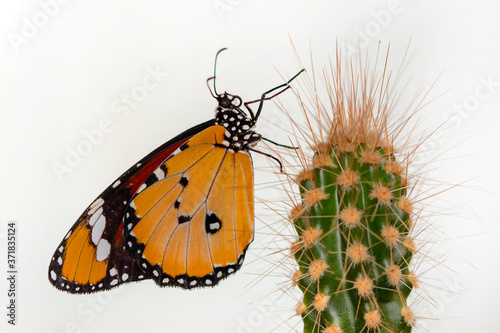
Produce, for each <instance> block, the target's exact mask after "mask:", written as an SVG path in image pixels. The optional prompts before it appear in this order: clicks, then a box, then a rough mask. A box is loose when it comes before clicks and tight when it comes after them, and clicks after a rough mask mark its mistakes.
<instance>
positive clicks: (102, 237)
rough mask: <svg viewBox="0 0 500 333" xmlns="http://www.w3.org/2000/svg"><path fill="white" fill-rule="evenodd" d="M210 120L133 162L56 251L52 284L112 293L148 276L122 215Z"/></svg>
mask: <svg viewBox="0 0 500 333" xmlns="http://www.w3.org/2000/svg"><path fill="white" fill-rule="evenodd" d="M212 124H213V121H208V122H205V123H202V124H200V125H198V126H195V127H193V128H191V129H189V130H187V131H185V132H184V133H182V134H180V135H178V136H177V137H175V138H173V139H172V140H170V141H168V142H166V143H165V144H163V145H162V146H160V147H159V148H157V149H156V150H154V151H153V152H151V153H150V154H149V155H147V156H146V157H144V158H143V159H142V160H141V161H139V162H138V163H136V164H134V166H132V167H131V168H130V169H129V170H127V171H126V172H125V173H124V174H123V175H122V176H120V177H119V178H118V179H117V180H116V181H115V182H113V184H112V185H110V186H109V187H108V188H107V189H106V190H105V191H104V192H103V193H101V195H99V197H98V198H97V199H96V200H94V202H93V203H92V204H91V205H90V206H89V207H88V208H87V209H86V210H85V211H84V212H83V214H82V215H81V216H80V218H79V219H78V220H77V221H76V223H75V224H74V225H73V227H72V228H71V230H70V231H69V232H68V233H67V234H66V236H65V237H64V239H63V240H62V242H61V243H60V244H59V246H58V248H57V249H56V251H55V253H54V255H53V257H52V260H51V262H50V265H49V272H48V273H49V281H50V282H51V283H52V284H53V285H54V286H55V287H56V288H58V289H60V290H64V291H67V292H70V293H75V294H78V293H90V292H95V291H100V290H108V289H111V288H113V287H116V286H118V285H119V284H121V283H124V282H131V281H138V280H142V279H147V278H150V277H149V275H148V274H147V272H145V271H144V270H142V269H141V268H140V267H139V265H138V263H137V261H136V260H135V259H134V258H133V256H131V255H130V253H129V252H128V251H127V250H126V249H125V247H124V243H123V217H124V214H125V210H126V208H127V206H128V205H129V203H130V200H131V198H132V196H133V195H134V193H135V192H136V191H137V190H138V189H139V186H140V185H141V184H143V183H144V182H145V180H146V179H147V178H148V177H149V176H150V175H151V174H152V173H153V172H154V171H155V170H156V169H157V167H158V165H160V164H161V163H163V162H164V161H165V160H166V159H167V158H168V157H169V156H171V155H172V154H173V153H174V152H175V151H177V150H178V149H179V147H180V146H181V145H182V144H183V143H185V142H186V141H187V140H188V139H189V138H190V137H192V136H193V135H195V134H196V133H198V132H199V131H202V130H203V129H205V128H207V127H208V126H210V125H212Z"/></svg>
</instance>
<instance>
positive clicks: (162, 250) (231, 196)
mask: <svg viewBox="0 0 500 333" xmlns="http://www.w3.org/2000/svg"><path fill="white" fill-rule="evenodd" d="M224 132H225V129H224V128H223V127H221V126H211V127H209V128H207V129H205V130H204V131H202V132H200V133H199V134H197V135H195V136H193V137H192V138H191V139H189V140H188V141H187V142H186V143H184V144H183V145H182V146H180V147H179V149H178V150H177V152H175V153H174V154H172V155H171V156H170V157H169V158H168V159H167V160H166V161H165V163H163V164H162V165H160V166H159V167H158V168H157V169H156V170H155V171H154V172H153V173H152V174H151V176H150V177H148V179H146V181H145V182H144V184H142V185H141V186H140V187H139V190H138V191H137V193H136V194H135V196H134V197H133V198H132V200H131V203H130V205H129V207H128V208H127V211H126V213H125V221H124V237H125V248H126V249H127V250H128V251H129V252H130V253H131V254H132V255H133V256H134V258H135V259H136V260H137V262H138V264H139V266H140V267H141V269H142V270H144V271H145V272H146V273H147V274H148V275H149V276H150V277H151V278H152V279H154V280H155V281H156V283H157V284H159V285H160V286H178V287H182V288H187V289H189V288H196V287H203V286H214V285H215V284H217V283H218V282H219V281H220V280H221V279H223V278H225V277H227V276H228V275H230V274H232V273H234V272H235V271H236V270H238V269H239V268H240V266H241V264H242V262H243V258H244V255H245V251H246V249H247V247H248V245H249V244H250V243H251V242H252V240H253V233H254V206H253V202H254V199H253V169H252V160H251V157H250V155H249V154H248V152H247V151H242V150H240V151H236V152H235V151H234V150H232V149H229V148H226V147H224V146H223V145H221V144H222V142H223V140H224Z"/></svg>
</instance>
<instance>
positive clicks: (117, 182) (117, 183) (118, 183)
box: [113, 179, 122, 188]
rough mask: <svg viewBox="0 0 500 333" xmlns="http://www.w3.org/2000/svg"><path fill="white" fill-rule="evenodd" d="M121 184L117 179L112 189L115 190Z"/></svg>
mask: <svg viewBox="0 0 500 333" xmlns="http://www.w3.org/2000/svg"><path fill="white" fill-rule="evenodd" d="M121 183H122V182H121V181H120V180H119V179H118V180H117V181H116V182H115V183H114V184H113V188H116V187H118V185H120V184H121Z"/></svg>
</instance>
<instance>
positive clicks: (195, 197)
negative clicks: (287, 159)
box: [48, 48, 303, 294]
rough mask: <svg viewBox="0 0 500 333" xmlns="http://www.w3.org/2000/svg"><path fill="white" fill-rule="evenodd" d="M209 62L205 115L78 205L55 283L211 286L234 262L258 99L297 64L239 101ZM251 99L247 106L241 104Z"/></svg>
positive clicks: (247, 229)
mask: <svg viewBox="0 0 500 333" xmlns="http://www.w3.org/2000/svg"><path fill="white" fill-rule="evenodd" d="M223 50H225V48H224V49H221V50H219V52H217V55H216V57H215V63H216V64H217V56H218V55H219V53H220V52H222V51H223ZM215 67H216V66H214V76H213V77H211V78H209V79H208V80H207V84H208V82H209V81H210V80H213V81H214V86H213V89H214V92H213V93H212V91H211V89H210V87H209V89H210V92H211V94H212V96H213V97H214V98H215V99H216V100H217V103H218V106H217V108H216V115H215V118H214V119H212V120H209V121H206V122H204V123H201V124H199V125H197V126H194V127H193V128H190V129H188V130H187V131H185V132H183V133H181V134H179V135H177V136H176V137H174V138H173V139H171V140H169V141H167V142H166V143H164V144H163V145H161V146H160V147H158V148H157V149H155V150H154V151H153V152H151V153H150V154H148V155H147V156H146V157H144V158H143V159H141V160H140V161H139V162H137V163H136V164H134V165H133V166H132V167H130V168H129V169H128V170H127V171H125V172H124V173H123V174H122V175H121V176H120V177H119V178H118V179H116V180H115V181H114V182H113V183H112V184H111V185H110V186H109V187H108V188H106V189H105V190H104V192H102V193H101V194H100V195H99V196H98V197H97V199H96V200H94V201H93V202H92V203H91V204H90V206H88V207H87V209H86V210H85V211H84V212H83V213H82V215H81V216H80V217H79V218H78V220H77V221H76V222H75V224H74V225H73V227H72V228H71V229H70V230H69V232H68V233H67V234H66V236H65V237H64V239H63V240H62V241H61V243H60V244H59V246H58V248H57V249H56V251H55V253H54V255H53V257H52V260H51V262H50V265H49V270H48V278H49V281H50V282H51V283H52V285H54V286H55V287H56V288H57V289H60V290H63V291H67V292H69V293H73V294H82V293H92V292H97V291H104V290H109V289H112V288H114V287H116V286H118V285H120V284H122V283H126V282H132V281H140V280H145V279H152V280H154V281H155V282H156V284H158V285H159V286H162V287H165V286H175V287H180V288H184V289H191V288H199V287H207V286H215V285H216V284H217V283H219V282H220V281H221V280H222V279H224V278H226V277H228V276H229V275H231V274H233V273H235V272H236V271H237V270H238V269H239V268H240V267H241V265H242V263H243V259H244V257H245V253H246V250H247V248H248V246H249V244H250V243H251V242H252V240H253V237H254V193H253V165H252V158H251V156H250V151H255V152H259V151H257V150H255V149H253V147H255V145H257V143H258V142H259V141H260V140H261V139H263V138H262V137H261V136H260V135H259V134H258V133H256V132H255V131H254V129H255V124H256V121H257V119H258V118H259V115H260V113H261V110H262V106H263V102H264V101H265V100H269V99H271V98H273V97H274V96H276V95H278V94H280V93H282V92H283V91H285V90H286V89H288V88H289V83H290V82H291V81H292V80H293V79H294V78H295V77H297V76H298V75H299V74H300V73H301V72H302V71H303V70H302V71H300V72H299V73H297V74H296V75H295V76H294V77H293V78H292V79H290V80H289V81H288V82H286V83H284V84H282V85H279V86H277V87H275V88H273V89H271V90H269V91H266V92H265V93H263V94H262V97H261V98H260V99H258V100H255V101H251V102H245V103H243V102H242V99H241V98H240V97H239V96H237V95H232V94H229V93H227V92H224V93H222V94H218V93H217V90H216V87H215V71H216V70H215ZM281 88H283V89H282V90H281V91H279V92H278V93H275V94H274V95H273V96H271V97H266V96H267V95H268V94H270V93H271V92H273V91H276V90H278V89H281ZM257 102H258V103H259V106H258V110H257V112H256V113H255V114H254V112H253V111H252V110H251V108H250V107H249V105H250V104H252V103H257ZM242 104H243V105H244V106H245V108H246V109H247V111H248V114H247V113H246V112H245V111H243V109H242V108H241V106H242ZM268 141H270V140H268ZM271 142H272V141H271ZM259 153H261V152H259ZM262 154H264V153H262ZM264 155H267V154H264ZM268 156H270V155H268ZM270 157H272V156H270ZM275 159H276V158H275ZM278 162H279V160H278ZM280 165H281V164H280Z"/></svg>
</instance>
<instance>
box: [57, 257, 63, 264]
mask: <svg viewBox="0 0 500 333" xmlns="http://www.w3.org/2000/svg"><path fill="white" fill-rule="evenodd" d="M57 263H58V264H59V265H62V263H63V260H62V257H59V258H57Z"/></svg>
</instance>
